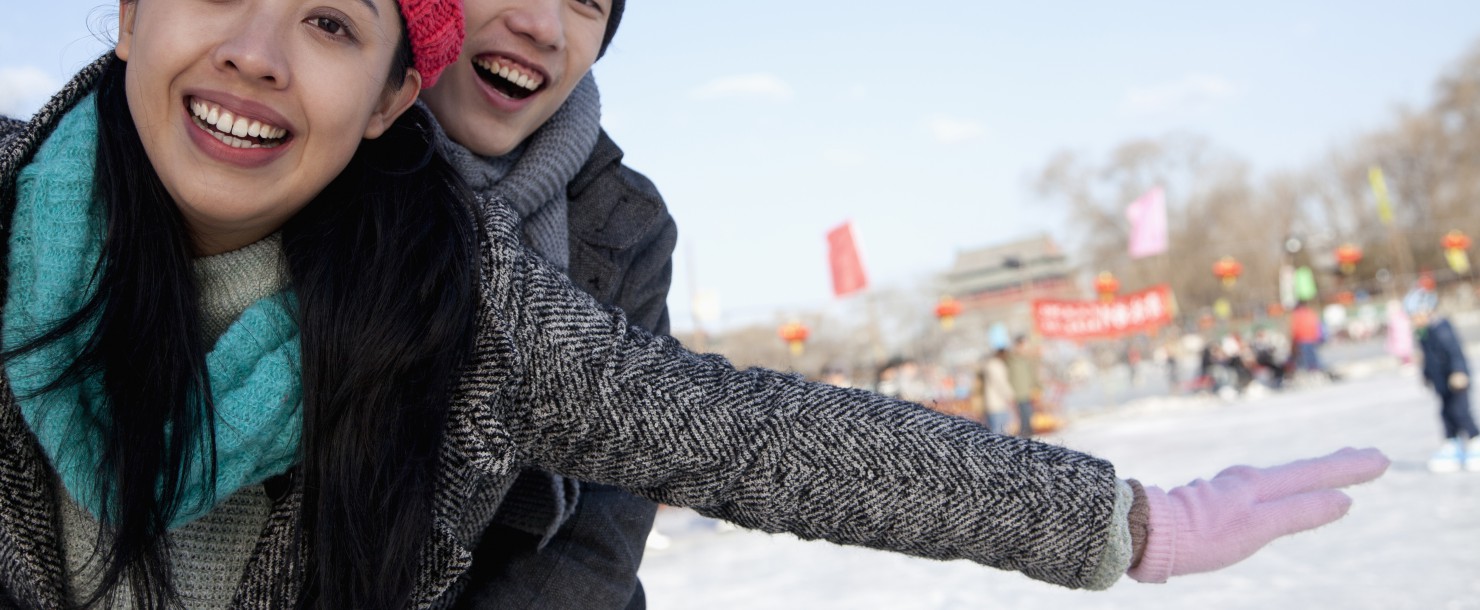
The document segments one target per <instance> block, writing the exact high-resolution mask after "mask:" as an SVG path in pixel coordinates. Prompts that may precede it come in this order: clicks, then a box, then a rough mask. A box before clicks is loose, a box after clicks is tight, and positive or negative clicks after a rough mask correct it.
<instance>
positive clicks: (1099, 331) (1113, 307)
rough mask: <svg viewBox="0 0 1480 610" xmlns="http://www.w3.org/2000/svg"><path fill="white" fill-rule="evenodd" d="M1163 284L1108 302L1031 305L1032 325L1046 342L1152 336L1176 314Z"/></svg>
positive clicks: (1045, 302) (1036, 302)
mask: <svg viewBox="0 0 1480 610" xmlns="http://www.w3.org/2000/svg"><path fill="white" fill-rule="evenodd" d="M1175 310H1176V305H1175V303H1174V302H1173V300H1172V289H1171V287H1170V286H1167V285H1165V284H1163V285H1160V286H1154V287H1151V288H1148V289H1146V290H1142V291H1140V292H1136V293H1133V294H1127V295H1120V296H1117V297H1115V299H1114V300H1111V301H1047V300H1044V301H1033V324H1034V326H1036V327H1037V329H1038V334H1039V335H1042V336H1043V337H1045V338H1049V339H1069V340H1073V341H1084V340H1087V339H1114V338H1116V337H1124V336H1126V335H1133V334H1136V333H1146V332H1154V331H1156V330H1157V329H1160V328H1161V327H1162V326H1165V325H1166V324H1169V323H1171V321H1172V316H1173V315H1175V314H1176V311H1175Z"/></svg>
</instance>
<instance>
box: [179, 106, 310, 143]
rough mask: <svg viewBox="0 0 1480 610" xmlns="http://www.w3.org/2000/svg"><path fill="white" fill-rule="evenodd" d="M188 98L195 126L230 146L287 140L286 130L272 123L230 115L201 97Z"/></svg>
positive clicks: (227, 111)
mask: <svg viewBox="0 0 1480 610" xmlns="http://www.w3.org/2000/svg"><path fill="white" fill-rule="evenodd" d="M189 101H190V115H191V117H192V118H194V119H195V125H196V127H200V128H201V129H202V130H204V131H205V132H206V133H208V134H211V136H212V137H214V138H216V139H217V140H220V141H221V143H223V144H225V145H227V146H230V147H232V148H273V147H276V146H280V145H281V144H282V143H283V142H286V141H287V140H288V130H286V129H283V128H281V127H278V126H276V125H272V124H269V123H264V122H262V121H259V120H257V119H249V118H247V117H243V116H236V115H233V114H232V113H231V111H230V110H227V109H225V108H222V107H221V106H219V105H217V104H213V103H211V102H207V101H205V100H202V99H198V98H192V99H191V100H189Z"/></svg>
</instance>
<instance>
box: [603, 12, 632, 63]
mask: <svg viewBox="0 0 1480 610" xmlns="http://www.w3.org/2000/svg"><path fill="white" fill-rule="evenodd" d="M626 5H627V2H626V0H612V8H611V12H610V13H609V14H608V15H607V17H606V34H605V35H604V36H602V37H601V50H600V51H598V52H597V53H596V59H601V56H602V55H606V47H607V45H610V44H611V43H612V37H613V36H616V35H617V24H619V23H621V22H622V9H623V8H624V7H625V6H626Z"/></svg>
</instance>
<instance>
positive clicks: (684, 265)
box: [0, 0, 1480, 330]
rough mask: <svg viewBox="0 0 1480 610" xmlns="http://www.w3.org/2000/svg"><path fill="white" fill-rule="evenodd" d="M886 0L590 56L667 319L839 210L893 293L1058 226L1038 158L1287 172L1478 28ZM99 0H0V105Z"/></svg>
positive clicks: (682, 34)
mask: <svg viewBox="0 0 1480 610" xmlns="http://www.w3.org/2000/svg"><path fill="white" fill-rule="evenodd" d="M921 4H923V6H918V5H921ZM908 5H917V6H909V8H905V7H906V6H907V3H903V2H890V3H886V2H850V3H831V2H825V3H810V2H795V1H791V0H789V1H779V0H758V1H753V2H745V3H712V2H693V1H678V0H667V1H661V2H652V1H644V0H634V1H632V2H630V3H629V7H628V8H627V14H626V18H625V19H624V20H623V23H622V28H621V32H620V33H619V35H618V36H617V39H616V41H615V43H614V44H613V46H612V48H611V49H610V50H609V51H608V53H607V56H606V58H604V59H602V60H601V62H599V63H598V64H597V66H596V74H597V80H598V83H599V84H600V86H601V89H602V94H603V105H604V116H605V123H606V125H607V127H608V130H609V131H610V132H611V133H612V135H613V137H614V138H615V139H616V141H617V142H618V144H620V145H621V146H622V147H623V148H624V149H626V151H627V160H628V162H629V164H630V165H632V166H633V167H635V168H637V169H639V170H640V171H643V172H644V173H646V174H647V175H648V176H649V177H651V178H652V179H653V180H654V181H655V182H656V183H657V184H658V186H659V188H660V189H661V190H662V191H663V194H664V195H665V197H666V198H667V200H668V203H669V206H670V208H671V209H672V211H673V214H674V216H675V217H676V218H677V219H678V224H679V232H680V240H681V241H680V245H679V251H678V259H679V260H678V264H677V266H676V268H675V277H674V285H673V296H672V298H671V299H670V300H669V303H670V306H671V309H672V310H673V318H674V326H675V329H678V330H682V329H685V328H687V327H689V326H690V325H691V322H690V317H689V311H690V307H689V295H690V292H691V286H690V282H689V277H690V269H689V267H690V261H692V263H693V266H694V267H695V269H697V271H698V273H697V274H696V277H697V282H696V284H697V285H698V286H699V287H700V288H702V289H705V290H708V291H712V292H713V293H714V294H715V295H717V297H718V300H719V302H720V305H721V311H722V312H723V318H722V324H724V325H727V326H728V325H734V324H738V323H742V322H748V321H770V320H772V319H773V317H775V316H777V315H779V314H778V312H787V311H797V310H801V309H822V308H826V307H828V306H829V304H831V303H832V302H833V299H832V298H831V296H830V284H829V280H828V274H827V273H828V272H827V266H826V260H825V241H824V238H823V236H824V233H825V232H826V231H827V230H828V229H829V228H831V227H832V226H834V225H836V224H838V223H840V222H842V221H844V220H848V219H851V220H853V222H854V225H855V230H856V232H857V234H858V237H859V239H860V241H861V242H862V244H863V248H864V252H863V257H864V262H865V264H866V265H867V267H868V272H869V275H870V276H871V280H873V281H874V283H875V285H912V284H913V283H914V282H916V281H917V278H923V277H926V276H928V275H930V274H933V273H937V272H940V271H943V270H944V269H945V268H946V267H947V266H949V264H950V262H951V260H952V258H953V256H954V254H955V253H956V252H957V251H958V250H962V249H968V248H974V247H978V246H982V245H986V244H989V243H992V242H996V241H1001V240H1005V239H1012V238H1016V237H1020V236H1024V235H1029V234H1033V233H1037V232H1041V231H1050V232H1053V233H1055V234H1056V235H1060V236H1065V235H1067V231H1066V230H1065V229H1064V227H1063V220H1064V219H1063V213H1062V211H1060V210H1058V209H1056V208H1055V207H1053V206H1051V205H1050V204H1047V203H1045V202H1042V201H1038V200H1036V199H1035V198H1034V196H1033V195H1032V193H1031V191H1030V189H1029V187H1028V176H1030V175H1031V174H1032V173H1033V172H1034V171H1035V170H1036V169H1038V168H1040V167H1042V165H1043V164H1044V162H1045V161H1046V160H1047V159H1048V157H1049V155H1051V154H1052V153H1053V152H1055V151H1058V150H1061V149H1071V150H1076V151H1081V152H1085V153H1089V154H1101V153H1103V152H1104V151H1106V150H1108V149H1109V148H1110V147H1111V146H1113V145H1114V144H1116V143H1118V142H1121V141H1123V140H1126V139H1129V138H1132V137H1138V136H1157V135H1161V134H1164V133H1167V132H1169V131H1173V130H1182V131H1190V132H1195V133H1200V134H1204V135H1206V136H1208V137H1210V138H1211V139H1212V140H1213V141H1214V142H1215V143H1216V144H1218V145H1220V146H1222V147H1224V148H1226V149H1229V150H1231V151H1232V152H1234V153H1236V154H1238V155H1240V156H1243V157H1244V158H1246V159H1248V160H1249V161H1251V162H1252V163H1253V164H1254V166H1255V168H1256V169H1257V170H1259V171H1261V172H1263V171H1271V170H1278V169H1286V168H1291V169H1293V168H1298V167H1302V166H1305V165H1307V164H1309V163H1311V162H1314V161H1315V160H1317V159H1319V158H1320V157H1321V156H1322V155H1323V154H1324V153H1325V152H1327V151H1328V150H1330V148H1331V147H1332V146H1334V145H1338V144H1341V143H1344V142H1348V141H1350V139H1351V137H1352V136H1353V135H1355V134H1357V133H1360V132H1361V131H1363V130H1367V129H1371V128H1374V127H1378V126H1382V125H1384V124H1386V123H1388V122H1389V121H1390V119H1391V117H1392V116H1393V112H1394V109H1396V108H1398V107H1400V106H1403V105H1407V106H1421V105H1423V104H1426V103H1427V102H1428V100H1429V96H1430V92H1431V90H1432V87H1433V84H1434V82H1435V81H1436V79H1437V77H1438V76H1439V75H1440V74H1442V73H1443V72H1444V71H1445V70H1446V69H1447V68H1448V67H1449V66H1451V65H1452V64H1453V63H1454V62H1455V61H1456V60H1458V58H1459V57H1460V56H1461V55H1462V54H1464V53H1465V52H1466V51H1467V50H1469V49H1471V48H1473V47H1474V45H1476V44H1477V43H1480V3H1476V2H1469V1H1459V0H1451V1H1446V2H1438V1H1427V2H1425V1H1414V2H1403V3H1399V2H1352V1H1344V2H1323V3H1316V2H1292V1H1285V2H1273V1H1263V0H1259V1H1244V2H1238V3H1222V5H1218V6H1215V5H1213V4H1212V3H1188V2H1170V1H1166V2H1149V1H1145V2H1088V1H1086V2H1042V3H1002V2H965V1H959V0H953V1H947V2H933V3H908ZM115 6H116V5H112V4H105V3H100V2H98V1H97V0H50V1H48V2H16V3H11V5H10V6H9V7H8V8H9V10H8V11H7V12H6V15H5V18H4V19H3V20H0V112H5V113H10V114H21V115H25V114H29V112H30V111H31V110H33V109H34V108H35V107H36V106H38V105H39V104H40V103H41V102H42V101H43V100H44V98H45V96H46V93H44V92H49V91H52V90H54V89H55V88H56V87H58V86H60V85H61V84H62V83H63V82H64V81H65V79H66V78H67V77H68V76H69V75H70V73H71V72H72V71H73V70H75V69H76V68H77V67H79V66H80V65H82V64H84V63H86V61H87V60H88V59H90V58H91V57H93V56H94V55H95V54H96V53H98V52H99V51H101V49H102V48H103V47H104V45H103V43H101V42H99V41H98V40H96V39H95V37H94V36H93V35H92V34H91V33H90V31H89V25H90V24H97V23H111V21H110V20H111V15H112V14H113V13H114V12H115V11H116V9H115V8H114V7H115ZM1172 204H1173V205H1175V204H1176V202H1172ZM690 253H691V256H692V258H690Z"/></svg>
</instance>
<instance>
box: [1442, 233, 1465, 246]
mask: <svg viewBox="0 0 1480 610" xmlns="http://www.w3.org/2000/svg"><path fill="white" fill-rule="evenodd" d="M1442 244H1443V246H1444V249H1445V250H1469V249H1470V236H1468V235H1465V233H1464V231H1461V230H1459V229H1455V230H1453V231H1450V232H1448V233H1445V234H1444V240H1443V242H1442Z"/></svg>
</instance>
